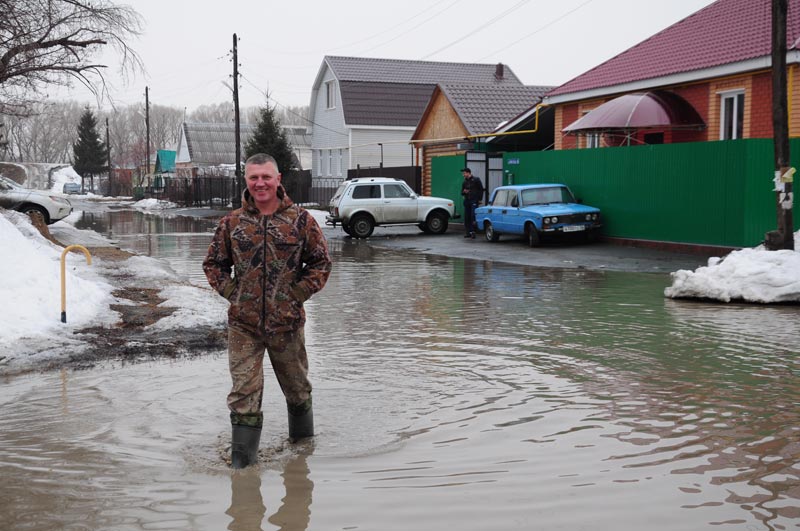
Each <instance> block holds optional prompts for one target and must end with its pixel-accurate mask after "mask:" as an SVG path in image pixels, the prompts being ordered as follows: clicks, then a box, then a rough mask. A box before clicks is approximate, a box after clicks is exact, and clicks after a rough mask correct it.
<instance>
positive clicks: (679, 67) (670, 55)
mask: <svg viewBox="0 0 800 531" xmlns="http://www.w3.org/2000/svg"><path fill="white" fill-rule="evenodd" d="M770 4H771V2H770V0H718V1H717V2H714V3H713V4H711V5H709V6H707V7H705V8H703V9H701V10H699V11H697V12H696V13H694V14H692V15H689V16H688V17H686V18H684V19H683V20H681V21H679V22H677V23H675V24H673V25H672V26H670V27H668V28H666V29H664V30H662V31H661V32H659V33H656V34H655V35H653V36H652V37H650V38H648V39H646V40H644V41H642V42H641V43H639V44H637V45H636V46H634V47H633V48H629V49H628V50H626V51H624V52H622V53H621V54H619V55H617V56H616V57H613V58H611V59H609V60H608V61H606V62H604V63H602V64H600V65H598V66H596V67H594V68H592V69H591V70H589V71H588V72H585V73H583V74H581V75H579V76H578V77H576V78H574V79H572V80H570V81H568V82H566V83H564V84H563V85H561V86H559V87H557V88H556V89H554V90H553V91H551V92H550V93H549V94H548V95H547V96H548V98H551V97H554V96H561V95H567V94H571V93H575V92H581V91H586V90H591V89H597V88H601V87H612V86H616V85H621V84H625V83H631V82H636V81H641V80H647V79H653V78H662V77H665V76H670V75H675V74H682V73H686V72H693V71H702V70H705V69H708V68H713V67H718V66H721V65H731V64H734V63H739V62H742V61H747V60H752V59H756V58H760V57H764V56H767V57H768V56H769V55H770V53H771V48H772V47H771V27H772V19H771V8H770ZM786 27H787V48H788V50H789V51H791V50H797V49H798V45H799V44H800V0H789V10H788V17H787V22H786Z"/></svg>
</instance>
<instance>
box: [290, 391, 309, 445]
mask: <svg viewBox="0 0 800 531" xmlns="http://www.w3.org/2000/svg"><path fill="white" fill-rule="evenodd" d="M288 410H289V440H290V441H292V442H297V441H299V440H300V439H305V438H306V437H313V436H314V413H313V410H312V408H311V399H310V398H309V399H308V400H306V401H305V402H303V403H302V404H299V405H297V406H288Z"/></svg>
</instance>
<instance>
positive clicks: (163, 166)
mask: <svg viewBox="0 0 800 531" xmlns="http://www.w3.org/2000/svg"><path fill="white" fill-rule="evenodd" d="M175 154H176V152H175V151H173V150H170V149H159V150H158V153H156V173H168V172H174V171H175Z"/></svg>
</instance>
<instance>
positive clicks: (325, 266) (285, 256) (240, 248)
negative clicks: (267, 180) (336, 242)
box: [203, 187, 331, 334]
mask: <svg viewBox="0 0 800 531" xmlns="http://www.w3.org/2000/svg"><path fill="white" fill-rule="evenodd" d="M278 197H279V198H280V199H281V203H280V206H279V207H278V210H276V211H275V213H274V214H272V215H270V216H264V215H262V214H261V213H260V212H259V211H258V208H256V206H255V204H254V203H253V200H252V198H251V197H250V193H249V192H248V191H247V190H245V192H244V195H243V196H242V199H243V201H242V203H243V206H242V208H240V209H237V210H234V211H233V212H231V213H230V214H228V215H227V216H225V217H224V218H222V219H221V220H220V222H219V226H218V227H217V231H216V233H215V234H214V239H213V240H212V241H211V245H210V246H209V248H208V255H207V256H206V258H205V260H204V261H203V271H205V274H206V277H207V278H208V283H209V284H211V286H212V287H213V288H214V289H216V290H217V291H218V292H219V293H220V295H222V296H223V297H225V298H226V299H228V300H229V301H230V303H231V306H230V308H229V309H228V323H229V324H231V325H238V326H239V327H243V328H244V329H245V330H248V331H251V332H254V333H266V334H273V333H276V332H286V331H289V330H296V329H298V328H300V327H302V326H303V325H304V324H305V320H306V316H305V311H304V310H303V302H305V301H306V300H307V299H308V298H309V297H311V295H313V294H314V293H316V292H318V291H319V290H321V289H322V288H323V286H325V282H326V281H327V280H328V276H329V275H330V272H331V259H330V256H329V255H328V246H327V243H326V241H325V237H324V236H323V235H322V229H320V227H319V225H318V224H317V222H316V221H315V220H314V218H313V217H312V216H311V214H309V213H308V211H306V210H305V209H303V208H300V207H299V206H297V205H295V204H294V203H293V202H292V200H291V199H290V198H289V196H288V195H287V194H286V192H285V191H284V190H283V187H280V188H279V189H278Z"/></svg>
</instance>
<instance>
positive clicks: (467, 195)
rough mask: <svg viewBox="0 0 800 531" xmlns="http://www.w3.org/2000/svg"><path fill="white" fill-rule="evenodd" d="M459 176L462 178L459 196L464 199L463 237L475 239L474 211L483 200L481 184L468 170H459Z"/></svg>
mask: <svg viewBox="0 0 800 531" xmlns="http://www.w3.org/2000/svg"><path fill="white" fill-rule="evenodd" d="M461 175H463V176H464V182H463V183H462V184H461V195H462V196H463V197H464V237H465V238H475V230H476V229H477V225H476V224H475V209H476V208H478V203H480V201H481V199H482V198H483V183H482V182H481V180H480V179H478V178H477V177H475V176H473V175H472V170H470V169H469V168H464V169H463V170H461Z"/></svg>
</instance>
